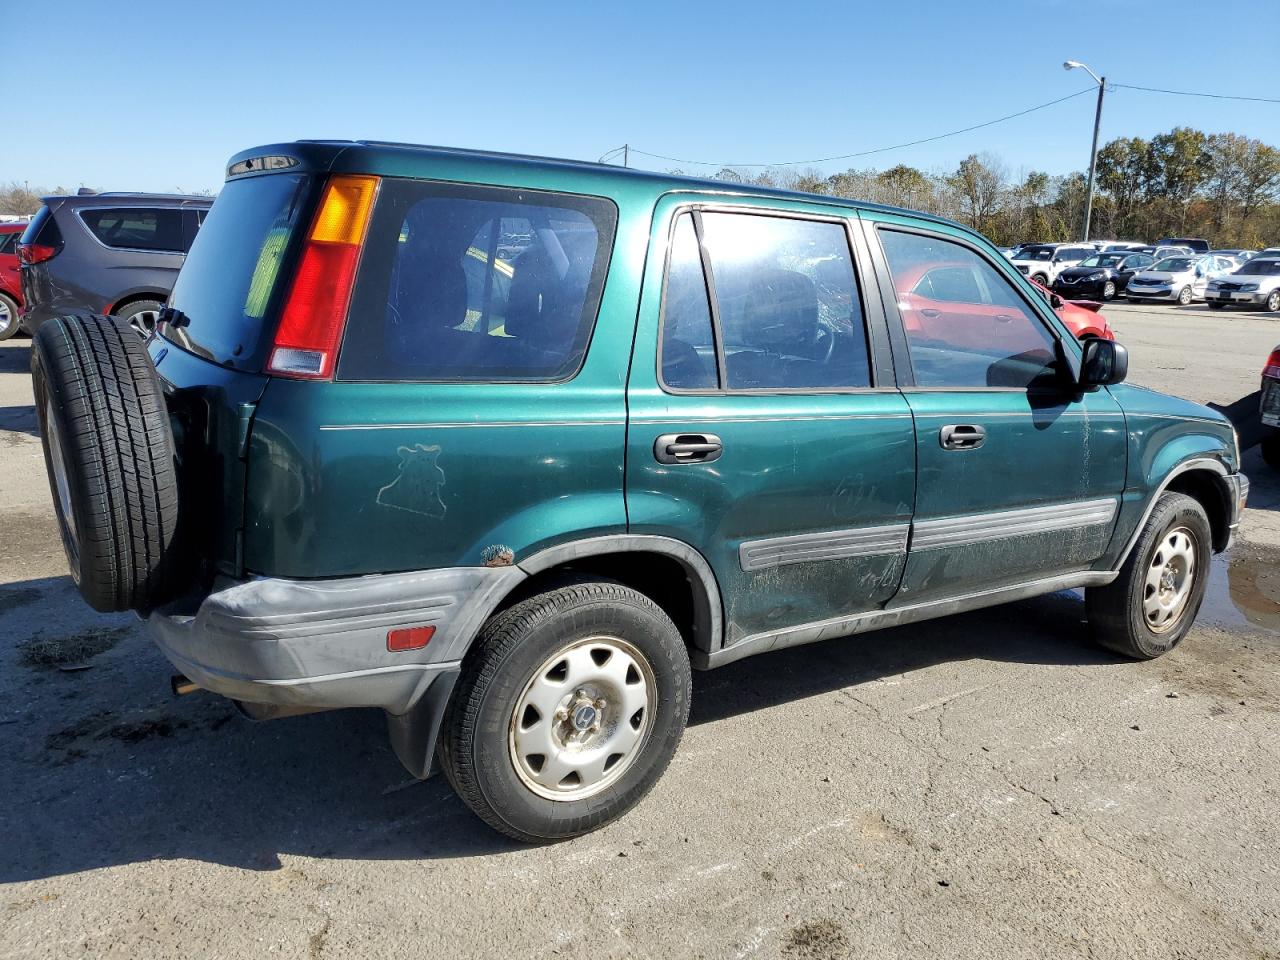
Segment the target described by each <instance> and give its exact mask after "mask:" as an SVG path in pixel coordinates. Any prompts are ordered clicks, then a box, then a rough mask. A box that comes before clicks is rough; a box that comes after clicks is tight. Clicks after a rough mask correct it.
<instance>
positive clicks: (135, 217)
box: [80, 207, 183, 253]
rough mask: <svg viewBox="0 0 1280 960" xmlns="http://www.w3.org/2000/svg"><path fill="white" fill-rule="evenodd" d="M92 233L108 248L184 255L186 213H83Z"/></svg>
mask: <svg viewBox="0 0 1280 960" xmlns="http://www.w3.org/2000/svg"><path fill="white" fill-rule="evenodd" d="M80 219H81V220H83V221H84V224H85V226H87V227H88V228H89V230H90V232H91V233H92V234H93V235H94V236H95V237H97V238H98V239H99V240H101V241H102V242H103V243H105V244H106V245H107V246H108V247H118V248H122V249H127V250H156V251H163V252H166V253H181V252H182V249H183V247H182V211H181V210H179V209H177V208H173V209H147V208H143V207H130V208H112V209H107V210H96V209H92V208H90V209H87V210H81V211H80Z"/></svg>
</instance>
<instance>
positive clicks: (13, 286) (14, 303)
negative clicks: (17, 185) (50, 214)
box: [0, 223, 27, 340]
mask: <svg viewBox="0 0 1280 960" xmlns="http://www.w3.org/2000/svg"><path fill="white" fill-rule="evenodd" d="M26 228H27V225H26V223H0V340H8V339H9V338H10V337H12V336H13V335H14V334H15V333H17V332H18V328H19V327H20V326H21V319H20V317H19V314H20V313H21V312H22V282H21V281H20V280H19V279H18V238H19V237H20V236H22V231H23V230H25V229H26Z"/></svg>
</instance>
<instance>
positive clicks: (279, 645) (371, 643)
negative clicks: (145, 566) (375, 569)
mask: <svg viewBox="0 0 1280 960" xmlns="http://www.w3.org/2000/svg"><path fill="white" fill-rule="evenodd" d="M524 576H525V575H524V573H523V571H521V570H520V569H519V568H517V567H495V568H488V567H455V568H449V569H443V570H430V571H423V572H415V573H396V574H384V575H378V576H369V577H349V578H343V579H337V580H276V579H260V580H249V581H245V582H238V583H231V584H229V585H225V586H222V587H221V588H219V589H216V590H215V591H214V592H213V593H211V594H210V595H209V596H208V597H206V598H205V599H204V601H203V602H202V603H201V604H200V607H199V609H198V610H197V611H196V613H195V615H194V616H191V615H182V614H174V613H170V612H167V611H157V612H155V613H153V614H152V615H151V616H150V617H149V618H148V623H149V624H150V627H151V631H152V635H153V637H154V638H155V641H156V643H157V644H158V645H159V647H160V649H161V650H162V651H163V652H164V654H165V656H167V657H168V658H169V659H170V660H171V661H172V662H173V665H174V666H175V667H177V668H178V669H179V670H180V671H182V673H184V674H185V675H186V676H187V677H189V678H190V679H191V680H193V681H194V682H195V683H196V684H198V685H199V686H201V687H204V688H205V689H207V690H212V691H214V692H215V693H220V694H223V695H224V696H227V697H231V698H233V699H235V700H244V701H247V702H250V703H262V704H274V705H277V706H284V707H309V708H315V709H332V708H339V707H381V708H383V709H384V710H387V711H388V712H389V713H392V714H403V713H406V712H407V711H409V710H410V709H411V708H412V707H413V706H414V705H415V704H416V703H417V702H418V700H419V699H420V698H421V697H422V695H423V693H424V692H425V691H426V690H427V688H428V687H429V686H430V685H431V684H432V681H433V680H434V679H435V678H436V677H438V676H439V675H441V674H443V673H450V672H456V670H457V667H458V665H459V663H460V661H461V659H462V655H463V654H464V653H465V652H466V649H467V647H468V646H469V645H470V643H471V640H472V638H473V637H474V636H475V634H476V632H477V631H478V630H479V629H480V626H481V624H483V623H484V621H485V619H486V618H487V617H488V616H489V614H490V613H492V611H493V609H494V608H495V607H496V606H497V604H498V603H499V602H500V601H501V599H502V598H503V597H504V596H505V595H506V594H507V593H508V592H509V591H510V589H511V588H512V587H513V586H515V584H516V583H518V582H519V581H520V580H522V579H524ZM416 626H433V627H435V634H434V635H433V636H432V638H431V641H430V642H429V643H428V644H427V645H426V646H425V647H423V648H422V649H419V650H410V651H404V652H394V653H393V652H391V651H389V650H388V649H387V631H389V630H392V629H395V628H398V627H416Z"/></svg>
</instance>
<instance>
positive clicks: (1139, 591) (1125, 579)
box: [1085, 493, 1213, 660]
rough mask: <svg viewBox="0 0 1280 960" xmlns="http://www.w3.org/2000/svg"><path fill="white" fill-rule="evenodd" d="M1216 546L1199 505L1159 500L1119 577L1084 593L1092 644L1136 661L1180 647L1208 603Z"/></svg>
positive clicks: (1173, 496)
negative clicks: (1205, 603)
mask: <svg viewBox="0 0 1280 960" xmlns="http://www.w3.org/2000/svg"><path fill="white" fill-rule="evenodd" d="M1212 543H1213V534H1212V531H1211V529H1210V527H1209V518H1208V517H1207V516H1205V512H1204V508H1203V507H1201V506H1200V504H1199V503H1198V502H1197V501H1195V500H1193V499H1192V498H1191V497H1188V496H1186V495H1185V494H1181V493H1164V494H1161V495H1160V499H1159V500H1158V501H1157V502H1156V507H1155V509H1154V510H1153V511H1151V516H1150V517H1149V518H1148V519H1147V522H1146V524H1145V525H1144V526H1143V528H1142V533H1141V535H1140V536H1139V537H1138V542H1137V543H1135V544H1134V546H1133V550H1132V551H1130V553H1129V557H1128V559H1127V560H1126V561H1125V563H1124V566H1123V567H1121V568H1120V575H1119V576H1118V577H1116V579H1115V580H1113V581H1112V582H1111V583H1109V584H1107V585H1106V586H1105V587H1092V588H1090V589H1088V590H1086V591H1085V608H1086V610H1087V611H1088V615H1089V628H1090V630H1091V631H1092V633H1093V638H1094V640H1096V641H1097V642H1098V643H1100V644H1101V645H1102V646H1104V647H1106V648H1108V649H1109V650H1114V651H1115V652H1116V653H1119V654H1122V655H1124V656H1126V657H1133V658H1134V659H1136V660H1151V659H1154V658H1155V657H1158V656H1160V655H1161V654H1165V653H1168V652H1169V651H1170V650H1172V649H1173V648H1174V647H1176V646H1177V645H1178V644H1179V643H1180V642H1181V641H1182V638H1183V637H1185V636H1186V635H1187V632H1188V631H1189V630H1190V629H1191V625H1192V624H1193V623H1194V622H1195V619H1196V614H1197V613H1198V612H1199V610H1200V603H1201V601H1202V600H1204V592H1205V587H1206V586H1207V584H1208V582H1209V562H1210V556H1211V551H1212Z"/></svg>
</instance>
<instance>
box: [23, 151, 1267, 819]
mask: <svg viewBox="0 0 1280 960" xmlns="http://www.w3.org/2000/svg"><path fill="white" fill-rule="evenodd" d="M1126 364H1127V360H1126V354H1125V352H1124V349H1123V348H1122V347H1120V346H1118V345H1116V344H1114V343H1111V342H1108V341H1102V340H1090V341H1086V342H1084V343H1080V342H1077V341H1076V340H1075V339H1074V338H1073V337H1072V336H1071V335H1070V333H1069V332H1068V331H1067V330H1066V329H1065V328H1064V327H1063V325H1062V324H1061V322H1060V321H1059V320H1058V319H1057V317H1056V316H1055V315H1054V313H1053V311H1052V310H1051V309H1050V308H1049V305H1048V303H1047V302H1046V301H1045V299H1044V298H1043V297H1042V296H1040V295H1039V294H1038V292H1037V291H1036V289H1035V288H1034V287H1032V286H1031V284H1030V283H1029V282H1028V281H1027V280H1026V279H1024V278H1023V277H1022V276H1020V275H1019V273H1018V272H1017V270H1016V269H1015V268H1014V267H1013V266H1012V265H1011V264H1010V263H1009V262H1008V261H1007V260H1006V259H1005V258H1004V257H1002V256H1001V255H1000V254H999V252H998V251H997V250H996V249H995V248H994V247H992V246H991V245H990V244H989V243H988V242H987V241H986V240H984V239H983V238H982V237H980V236H978V235H977V234H975V233H973V232H972V231H970V230H967V229H965V228H963V227H960V226H957V225H956V224H954V223H950V222H948V221H945V220H940V219H937V218H934V217H930V216H927V215H924V214H918V213H911V212H908V211H905V210H895V209H889V208H885V207H879V206H873V205H870V204H863V203H856V202H851V201H845V200H840V199H836V198H832V197H823V196H809V195H803V194H793V193H785V192H779V191H770V190H757V189H751V188H747V187H740V186H738V185H730V184H725V183H719V182H711V181H697V180H687V179H683V178H678V177H670V176H663V175H657V174H647V173H638V172H635V171H631V170H621V169H617V168H613V167H607V166H600V165H595V164H584V163H575V162H569V161H558V160H545V159H538V158H532V157H524V156H513V155H501V154H490V153H476V152H470V151H460V150H450V149H441V148H435V147H419V146H410V145H403V144H390V143H367V142H360V143H353V142H300V143H292V144H279V145H273V146H267V147H262V148H259V149H256V150H250V151H247V152H244V153H242V154H239V155H237V156H236V157H234V158H232V161H231V163H230V166H229V167H228V170H227V182H226V185H225V187H224V188H223V190H222V192H221V194H220V195H219V197H218V199H217V201H216V203H215V204H214V206H213V209H212V210H211V211H210V213H209V215H208V218H207V220H206V221H205V223H204V226H203V228H202V229H201V231H200V234H199V236H198V238H197V239H196V241H195V245H194V247H193V248H192V250H191V252H190V255H189V256H188V258H187V261H186V264H185V266H184V267H183V269H182V272H181V275H180V276H179V278H178V281H177V285H176V286H175V288H174V290H173V294H172V297H171V298H170V306H169V307H168V308H166V310H165V312H164V314H163V316H162V318H161V324H160V329H159V332H158V333H157V335H156V336H154V337H153V338H152V339H151V340H150V341H149V342H147V343H145V344H144V343H143V342H142V341H141V340H139V339H138V338H137V337H136V335H134V334H132V333H130V332H129V331H128V330H127V329H124V328H122V327H121V326H120V325H119V324H118V323H117V322H116V321H114V320H112V319H110V318H104V317H96V316H74V317H64V318H61V319H59V320H56V321H52V322H49V323H47V324H45V325H44V326H42V327H41V329H40V331H39V336H38V337H37V340H36V344H35V349H34V352H33V360H32V370H33V375H34V380H35V391H36V405H37V410H38V413H39V417H40V420H41V426H42V432H43V436H44V438H45V453H46V458H47V462H48V467H49V475H50V482H51V486H52V488H53V492H54V499H55V501H56V504H57V509H58V515H59V518H60V521H61V530H62V535H63V539H64V542H65V545H66V552H67V557H68V560H69V562H70V566H71V572H72V575H73V577H74V578H75V580H76V582H77V583H78V585H79V588H80V590H81V592H82V593H83V595H84V597H85V598H86V600H87V601H88V602H89V603H90V604H92V605H93V606H94V607H95V608H97V609H99V610H127V609H132V610H136V611H138V612H139V613H140V614H141V615H142V616H144V617H145V618H146V619H147V622H148V623H149V625H150V628H151V631H152V633H153V635H154V637H155V640H156V643H157V644H158V645H159V646H160V648H161V650H162V651H163V652H164V653H165V655H166V656H167V657H168V658H169V659H170V660H171V661H172V662H173V663H174V665H175V666H176V667H177V669H178V670H179V671H181V676H179V677H176V678H175V683H176V685H177V687H178V688H179V689H181V690H188V689H192V688H197V687H198V688H204V689H207V690H211V691H214V692H216V693H220V694H223V695H224V696H227V697H230V698H232V699H233V700H235V701H236V702H237V703H238V704H239V705H240V706H241V708H242V709H243V711H244V712H245V713H247V714H248V715H249V716H251V717H254V718H259V719H265V718H269V717H273V716H280V715H284V714H292V713H303V712H309V711H316V710H329V709H335V708H342V707H380V708H382V709H383V710H385V711H386V715H387V720H388V725H389V728H390V735H391V741H392V744H393V745H394V748H395V751H396V753H397V755H398V756H399V758H400V759H401V760H402V761H403V763H404V764H405V766H406V767H407V768H408V769H409V770H410V771H411V772H412V773H413V774H414V775H416V776H420V777H425V776H427V775H428V774H429V773H430V772H431V770H432V769H433V767H434V766H435V765H436V763H438V765H439V767H441V768H442V769H443V770H444V772H445V773H446V775H447V776H448V778H449V780H450V781H451V782H452V784H453V785H454V787H455V788H456V789H457V791H458V793H459V794H460V795H461V796H462V798H463V799H464V800H465V801H466V802H467V803H468V804H469V805H470V806H471V808H472V809H474V810H475V811H476V813H477V814H479V816H481V817H482V818H483V819H484V820H485V821H487V822H488V823H489V824H491V825H492V826H494V827H495V828H497V829H499V830H501V831H503V832H505V833H507V834H510V835H511V836H514V837H517V838H520V839H523V840H529V841H542V840H550V839H557V838H563V837H569V836H573V835H577V834H580V833H583V832H586V831H588V830H591V829H594V828H596V827H599V826H601V825H602V824H604V823H607V822H608V821H610V820H612V819H614V818H616V817H618V816H620V815H621V814H622V813H623V812H625V811H626V810H627V809H628V808H630V807H631V806H632V805H633V804H635V803H636V802H637V801H638V800H639V799H640V798H641V797H642V796H643V795H644V794H645V793H646V792H647V791H648V790H649V789H650V788H651V787H652V786H653V784H654V783H655V781H656V780H657V778H658V777H659V776H660V775H661V773H662V771H663V770H664V768H665V767H666V765H667V763H668V762H669V761H670V759H671V756H672V754H673V753H674V751H675V749H676V746H677V744H678V742H679V740H680V737H681V734H682V732H683V729H684V726H685V721H686V717H687V715H688V711H689V701H690V694H691V685H690V668H691V667H693V668H698V669H708V668H711V667H718V666H721V665H723V664H727V663H732V662H733V661H735V660H738V659H740V658H742V657H746V656H751V655H753V654H758V653H765V652H766V651H769V650H774V649H779V648H782V647H789V646H795V645H798V644H806V643H811V642H813V641H817V640H825V639H828V638H834V637H841V636H846V635H849V634H853V633H857V632H861V631H864V630H871V629H876V628H879V627H885V626H890V625H895V624H902V623H908V622H911V621H916V620H923V619H927V618H930V617H937V616H941V615H944V614H949V613H955V612H959V611H963V610H972V609H975V608H978V607H985V606H989V605H992V604H998V603H1003V602H1006V601H1010V600H1017V599H1020V598H1023V597H1029V596H1032V595H1035V594H1043V593H1047V592H1050V591H1056V590H1062V589H1065V588H1073V587H1083V588H1085V590H1086V604H1087V609H1088V615H1089V623H1090V629H1091V631H1092V633H1093V636H1094V637H1095V638H1096V639H1097V641H1098V642H1100V643H1102V644H1104V645H1105V646H1107V647H1109V648H1111V649H1113V650H1115V651H1118V652H1120V653H1122V654H1124V655H1126V656H1130V657H1138V658H1149V657H1155V656H1158V655H1160V654H1161V653H1164V652H1165V651H1167V650H1169V649H1170V648H1172V647H1173V646H1174V645H1175V644H1177V643H1178V642H1179V641H1180V640H1181V639H1182V638H1183V637H1184V636H1185V635H1186V634H1187V632H1188V630H1189V629H1190V628H1191V625H1192V622H1193V620H1194V618H1195V616H1196V613H1197V611H1198V609H1199V606H1200V602H1201V599H1202V597H1203V594H1204V590H1205V584H1206V579H1207V576H1208V572H1209V566H1210V556H1211V554H1212V553H1213V552H1215V551H1221V550H1223V549H1225V548H1226V547H1227V545H1228V543H1229V541H1230V539H1231V536H1232V532H1233V530H1234V529H1235V527H1236V525H1237V523H1238V520H1239V517H1240V512H1241V509H1242V507H1243V504H1244V500H1245V497H1246V494H1247V490H1248V483H1247V481H1246V479H1245V478H1244V477H1243V476H1242V475H1241V474H1240V473H1239V466H1240V454H1239V450H1238V448H1237V443H1236V440H1235V436H1234V434H1233V431H1232V429H1231V426H1230V424H1229V423H1228V422H1227V421H1226V420H1224V419H1223V418H1222V417H1221V416H1219V415H1218V414H1217V413H1214V412H1212V411H1210V410H1208V409H1205V408H1204V407H1200V406H1197V405H1195V404H1192V403H1188V402H1186V401H1182V400H1177V399H1173V398H1171V397H1166V396H1162V395H1160V394H1158V393H1153V392H1151V391H1149V390H1144V389H1140V388H1135V387H1130V386H1124V385H1122V384H1121V381H1122V380H1123V378H1124V375H1125V369H1126Z"/></svg>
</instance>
